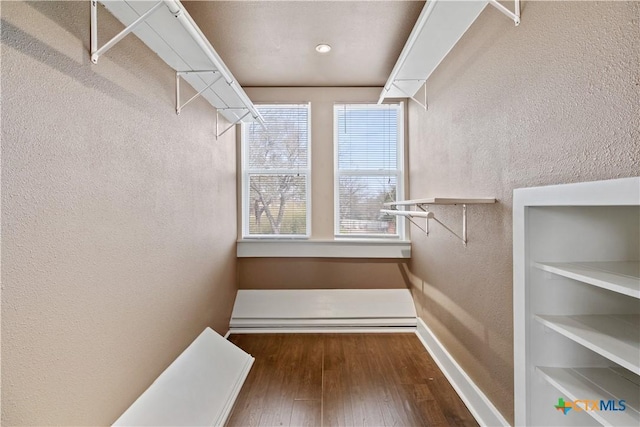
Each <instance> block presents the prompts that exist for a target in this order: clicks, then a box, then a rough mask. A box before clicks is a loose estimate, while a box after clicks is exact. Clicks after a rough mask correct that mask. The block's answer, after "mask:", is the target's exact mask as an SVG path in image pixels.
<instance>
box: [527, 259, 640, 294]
mask: <svg viewBox="0 0 640 427" xmlns="http://www.w3.org/2000/svg"><path fill="white" fill-rule="evenodd" d="M534 265H535V266H536V267H537V268H539V269H541V270H544V271H547V272H549V273H554V274H557V275H559V276H563V277H567V278H569V279H574V280H578V281H580V282H584V283H588V284H590V285H593V286H597V287H600V288H603V289H607V290H610V291H614V292H618V293H620V294H623V295H628V296H631V297H634V298H640V262H638V261H609V262H537V263H535V264H534Z"/></svg>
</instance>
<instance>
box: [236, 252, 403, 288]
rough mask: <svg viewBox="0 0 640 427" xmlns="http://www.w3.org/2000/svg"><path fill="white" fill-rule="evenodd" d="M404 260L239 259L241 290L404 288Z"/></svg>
mask: <svg viewBox="0 0 640 427" xmlns="http://www.w3.org/2000/svg"><path fill="white" fill-rule="evenodd" d="M406 263H407V261H406V260H394V259H388V260H384V259H376V260H372V259H353V258H349V259H341V258H239V259H238V283H239V287H240V288H241V289H388V288H394V289H396V288H406V287H407V280H406Z"/></svg>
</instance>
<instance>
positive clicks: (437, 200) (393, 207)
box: [380, 197, 496, 246]
mask: <svg viewBox="0 0 640 427" xmlns="http://www.w3.org/2000/svg"><path fill="white" fill-rule="evenodd" d="M495 202H496V199H495V197H481V198H454V197H432V198H428V199H413V200H402V201H397V202H387V203H385V204H384V207H386V208H390V209H381V210H380V213H383V214H386V215H396V216H402V217H404V218H406V219H408V220H409V221H410V222H411V223H413V224H414V225H415V226H416V227H418V228H419V229H420V230H422V231H424V232H425V234H426V235H427V236H428V235H429V220H430V219H433V220H434V221H436V222H437V223H438V224H440V225H442V226H443V227H444V228H445V229H447V230H448V231H449V232H450V233H451V234H453V235H454V236H456V237H457V238H458V239H460V240H462V243H463V244H464V245H465V246H466V245H467V205H477V204H487V203H495ZM429 205H461V206H462V235H458V234H457V233H456V232H455V231H453V230H452V229H451V228H449V227H448V226H446V225H445V224H444V223H443V222H442V221H440V220H439V219H438V218H436V216H435V213H433V212H431V211H429ZM399 207H401V208H403V209H398V208H399ZM404 208H406V209H404ZM412 208H413V209H412ZM416 209H419V210H416ZM413 218H426V223H425V226H424V227H422V226H421V225H420V224H418V223H416V222H415V221H414V220H413Z"/></svg>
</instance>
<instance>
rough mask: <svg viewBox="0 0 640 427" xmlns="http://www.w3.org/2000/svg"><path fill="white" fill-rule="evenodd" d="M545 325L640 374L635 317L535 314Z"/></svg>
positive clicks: (637, 320)
mask: <svg viewBox="0 0 640 427" xmlns="http://www.w3.org/2000/svg"><path fill="white" fill-rule="evenodd" d="M534 318H535V319H536V320H537V321H538V322H540V323H542V324H543V325H544V326H546V327H548V328H550V329H552V330H554V331H556V332H558V333H559V334H561V335H564V336H565V337H567V338H569V339H571V340H573V341H575V342H577V343H578V344H581V345H583V346H585V347H586V348H588V349H590V350H592V351H594V352H596V353H598V354H600V355H601V356H604V357H606V358H607V359H609V360H611V361H612V362H614V363H617V364H618V365H620V366H622V367H624V368H626V369H628V370H630V371H631V372H633V373H635V374H636V375H640V357H639V355H640V336H639V335H638V332H637V331H638V329H637V328H638V324H639V323H640V315H636V314H615V315H614V314H609V315H599V314H589V315H573V316H571V315H570V316H548V315H535V316H534Z"/></svg>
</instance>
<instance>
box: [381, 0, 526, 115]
mask: <svg viewBox="0 0 640 427" xmlns="http://www.w3.org/2000/svg"><path fill="white" fill-rule="evenodd" d="M488 4H491V5H492V6H494V7H495V8H497V9H498V10H499V11H500V12H502V13H503V14H505V15H506V16H507V17H509V18H510V19H512V20H513V22H514V24H515V25H519V24H520V0H515V2H514V12H512V11H510V10H509V9H508V8H507V7H505V6H504V5H502V4H501V3H499V2H498V1H497V0H472V1H448V0H428V1H427V2H426V3H425V5H424V8H423V9H422V13H420V16H419V17H418V20H417V21H416V24H415V25H414V27H413V30H412V31H411V34H410V35H409V38H408V40H407V42H406V44H405V46H404V48H403V49H402V52H401V53H400V57H399V58H398V61H397V62H396V64H395V66H394V67H393V70H392V71H391V75H389V78H388V79H387V82H386V84H385V85H384V88H383V89H382V93H381V94H380V100H379V101H378V103H382V102H383V101H384V100H385V99H386V98H411V99H413V100H414V101H416V102H417V103H419V104H421V105H422V106H423V107H424V108H425V109H426V108H427V104H426V99H424V100H418V99H416V98H415V94H416V92H418V90H419V89H420V87H421V86H422V85H423V84H424V82H425V81H426V80H427V79H428V78H429V76H430V75H431V73H433V71H434V70H435V69H436V68H437V67H438V65H440V62H442V60H443V59H444V58H445V57H446V56H447V55H448V54H449V52H450V51H451V49H453V47H454V46H455V45H456V43H457V42H458V40H460V38H461V37H462V36H463V35H464V33H465V32H466V31H467V30H468V29H469V27H470V26H471V24H473V23H474V21H475V20H476V19H477V18H478V16H479V15H480V13H481V12H482V11H483V10H484V8H485V7H486V6H487V5H488ZM425 98H426V96H425Z"/></svg>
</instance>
